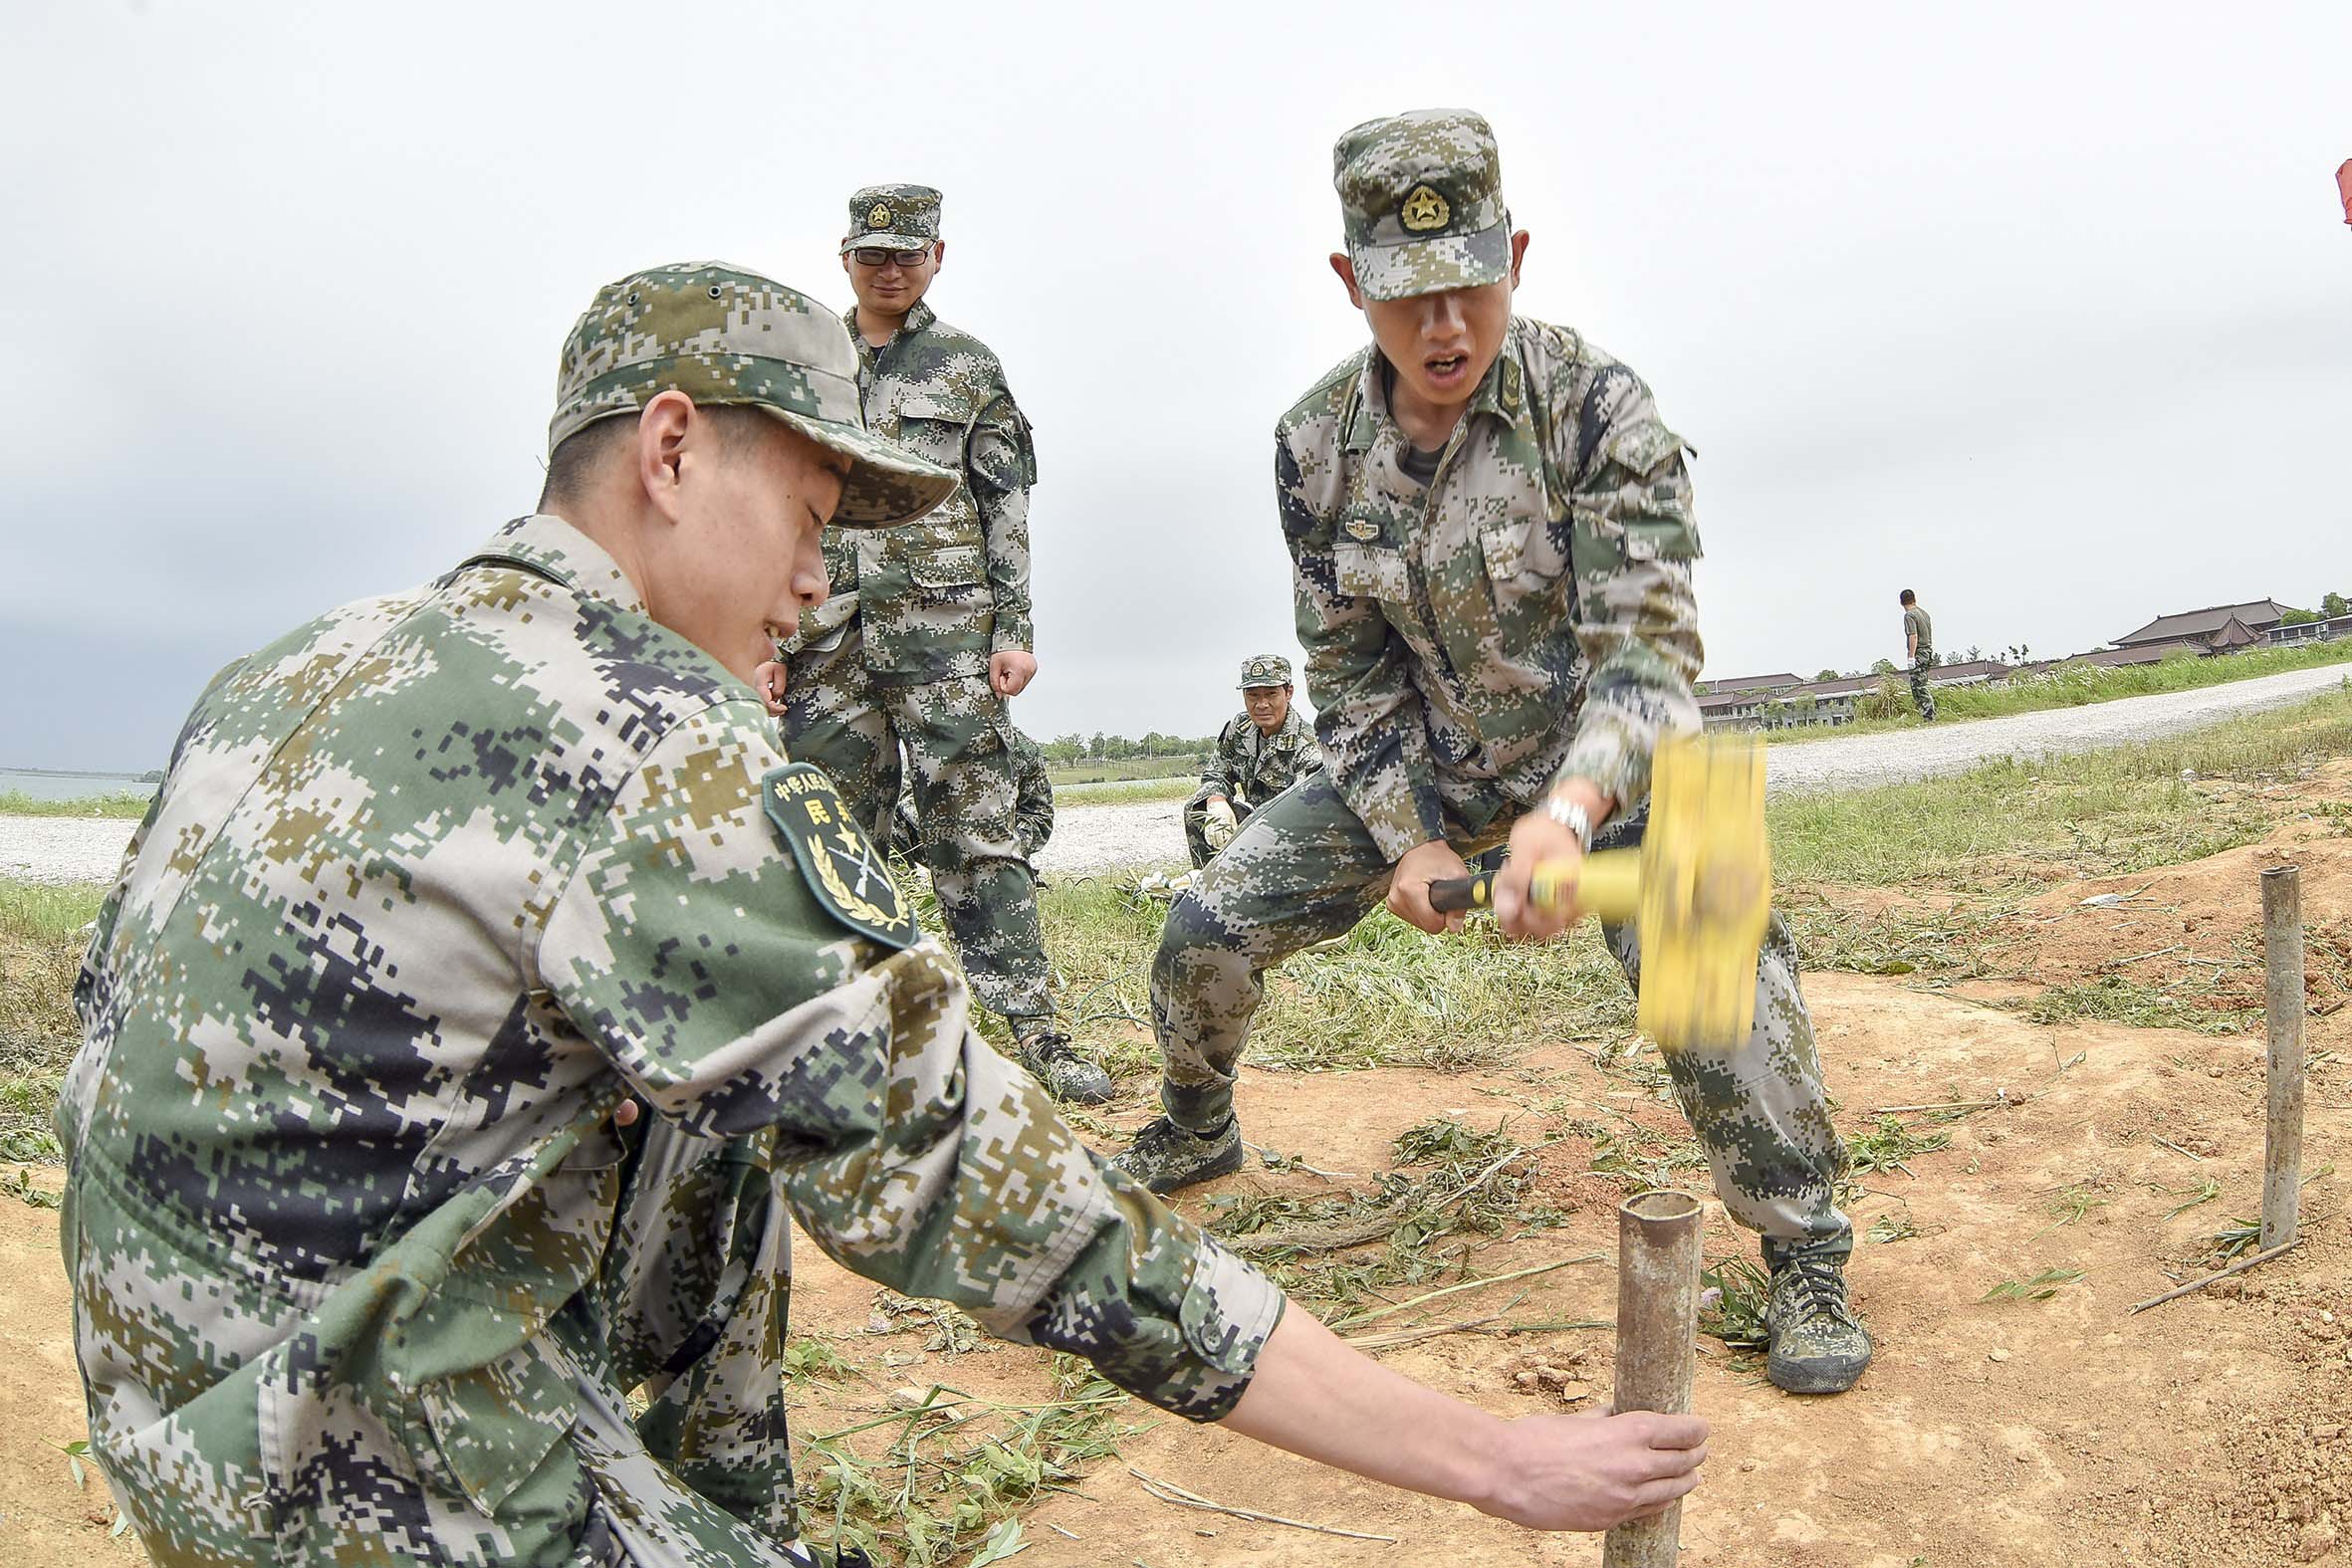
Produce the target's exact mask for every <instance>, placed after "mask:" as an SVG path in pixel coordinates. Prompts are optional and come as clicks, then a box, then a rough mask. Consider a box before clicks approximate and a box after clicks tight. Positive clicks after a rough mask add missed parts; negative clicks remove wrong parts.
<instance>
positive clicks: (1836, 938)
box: [1774, 887, 2016, 981]
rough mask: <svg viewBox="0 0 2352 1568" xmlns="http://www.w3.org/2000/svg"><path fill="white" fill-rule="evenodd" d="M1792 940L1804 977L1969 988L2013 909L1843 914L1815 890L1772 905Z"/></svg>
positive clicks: (1953, 907)
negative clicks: (1883, 978) (1912, 980)
mask: <svg viewBox="0 0 2352 1568" xmlns="http://www.w3.org/2000/svg"><path fill="white" fill-rule="evenodd" d="M1774 906H1775V907H1776V908H1777V909H1778V910H1779V912H1780V918H1781V919H1782V920H1784V921H1786V922H1787V925H1788V929H1789V932H1790V934H1791V935H1793V936H1794V937H1795V938H1796V945H1797V951H1798V952H1799V953H1801V954H1803V956H1804V967H1805V968H1807V969H1827V970H1843V971H1845V972H1847V973H1849V974H1855V975H1916V976H1918V977H1920V978H1921V979H1923V980H1930V981H1954V980H1974V979H1976V978H1978V977H1980V976H1982V975H1985V974H1987V973H1989V969H1988V966H1987V963H1986V953H1987V948H1988V945H1989V942H1990V940H1991V939H1992V938H1993V937H1995V936H1996V935H1997V934H1998V933H1999V927H2000V925H2001V922H2002V921H2004V920H2006V919H2008V918H2009V917H2010V916H2012V915H2014V914H2015V913H2016V911H2015V909H2014V907H2013V906H2002V907H1998V908H1965V907H1963V906H1962V905H1961V904H1959V903H1957V902H1955V903H1950V904H1946V905H1944V906H1942V907H1940V908H1936V907H1915V906H1906V905H1897V906H1893V907H1889V908H1883V909H1873V910H1863V909H1852V908H1842V907H1840V906H1838V905H1836V904H1833V903H1831V902H1830V901H1829V900H1827V899H1826V898H1824V897H1822V896H1821V894H1820V892H1819V891H1818V890H1817V889H1815V888H1810V887H1807V888H1799V889H1795V890H1793V891H1789V892H1786V893H1783V894H1782V895H1781V896H1780V897H1778V898H1777V899H1775V900H1774Z"/></svg>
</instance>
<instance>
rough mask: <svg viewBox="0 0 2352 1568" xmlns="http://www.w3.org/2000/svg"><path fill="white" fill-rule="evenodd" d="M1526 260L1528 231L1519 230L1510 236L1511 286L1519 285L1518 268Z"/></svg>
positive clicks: (1516, 286)
mask: <svg viewBox="0 0 2352 1568" xmlns="http://www.w3.org/2000/svg"><path fill="white" fill-rule="evenodd" d="M1527 260H1528V231H1527V230H1525V229H1522V230H1520V231H1519V232H1518V233H1516V234H1514V235H1513V236H1512V237H1511V286H1512V287H1513V288H1514V289H1516V288H1518V287H1519V270H1520V268H1521V267H1523V266H1525V265H1526V264H1527Z"/></svg>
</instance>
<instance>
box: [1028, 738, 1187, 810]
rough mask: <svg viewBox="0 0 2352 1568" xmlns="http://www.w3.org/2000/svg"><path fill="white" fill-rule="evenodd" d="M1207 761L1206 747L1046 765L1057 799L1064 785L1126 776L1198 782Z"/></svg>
mask: <svg viewBox="0 0 2352 1568" xmlns="http://www.w3.org/2000/svg"><path fill="white" fill-rule="evenodd" d="M1207 764H1208V752H1207V750H1205V749H1204V750H1202V751H1194V752H1163V753H1161V754H1159V755H1157V756H1153V757H1118V758H1101V759H1087V760H1084V761H1080V762H1075V763H1054V764H1051V765H1049V766H1048V767H1047V769H1046V778H1047V781H1048V782H1049V783H1051V784H1053V785H1054V792H1055V795H1056V797H1057V798H1058V797H1059V796H1060V792H1061V787H1062V785H1064V784H1106V783H1116V782H1118V781H1120V780H1123V779H1189V780H1193V781H1195V782H1197V781H1198V780H1199V778H1200V774H1201V770H1202V768H1204V767H1206V766H1207ZM1188 792H1189V791H1188Z"/></svg>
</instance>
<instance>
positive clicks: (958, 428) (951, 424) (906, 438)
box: [897, 392, 973, 474]
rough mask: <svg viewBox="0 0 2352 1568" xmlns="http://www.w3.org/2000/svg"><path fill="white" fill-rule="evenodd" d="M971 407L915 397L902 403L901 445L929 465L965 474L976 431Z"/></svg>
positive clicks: (921, 395)
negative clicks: (969, 446) (969, 444)
mask: <svg viewBox="0 0 2352 1568" xmlns="http://www.w3.org/2000/svg"><path fill="white" fill-rule="evenodd" d="M972 414H973V409H972V407H971V405H970V404H969V403H967V402H965V401H964V400H963V399H961V398H952V397H940V396H938V395H936V394H933V393H927V392H917V393H911V394H909V395H908V396H906V397H903V398H901V399H899V403H898V430H897V439H898V441H899V443H900V444H901V445H903V446H905V447H906V448H908V449H909V450H911V451H912V452H913V453H914V454H915V455H916V456H917V457H920V458H922V459H924V460H925V461H926V462H931V463H937V464H938V465H939V466H940V467H942V468H945V469H951V470H953V471H954V472H956V473H958V474H961V473H962V472H963V471H964V447H965V443H966V442H967V441H968V440H969V439H970V436H971V431H972Z"/></svg>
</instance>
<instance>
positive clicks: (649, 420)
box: [637, 387, 710, 523]
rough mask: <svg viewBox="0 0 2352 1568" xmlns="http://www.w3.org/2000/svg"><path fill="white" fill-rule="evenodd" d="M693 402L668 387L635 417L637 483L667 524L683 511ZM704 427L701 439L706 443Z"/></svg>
mask: <svg viewBox="0 0 2352 1568" xmlns="http://www.w3.org/2000/svg"><path fill="white" fill-rule="evenodd" d="M694 416H695V408H694V399H693V398H691V397H688V396H687V395H686V394H685V393H684V392H681V391H679V390H677V389H676V388H675V387H672V388H671V389H670V390H668V391H666V392H662V393H659V394H657V395H656V396H655V397H654V399H653V401H651V402H649V403H647V404H646V405H645V407H644V411H643V412H641V413H639V414H638V415H637V483H638V485H639V486H641V487H642V488H643V490H644V492H645V500H646V502H647V504H649V505H650V506H651V507H652V508H653V510H654V511H656V512H658V513H660V514H661V515H662V517H663V518H665V519H667V520H668V521H669V522H672V523H675V522H677V521H678V520H679V517H680V515H681V512H682V510H683V504H684V503H683V498H682V494H681V492H682V489H683V484H684V479H685V472H684V470H685V462H686V447H687V439H688V435H689V433H690V432H692V431H693V429H694V427H695V425H696V423H697V422H698V421H697V420H696V419H695V417H694ZM709 434H710V433H709V431H708V427H707V423H706V424H705V435H704V438H705V439H706V440H707V439H709Z"/></svg>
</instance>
